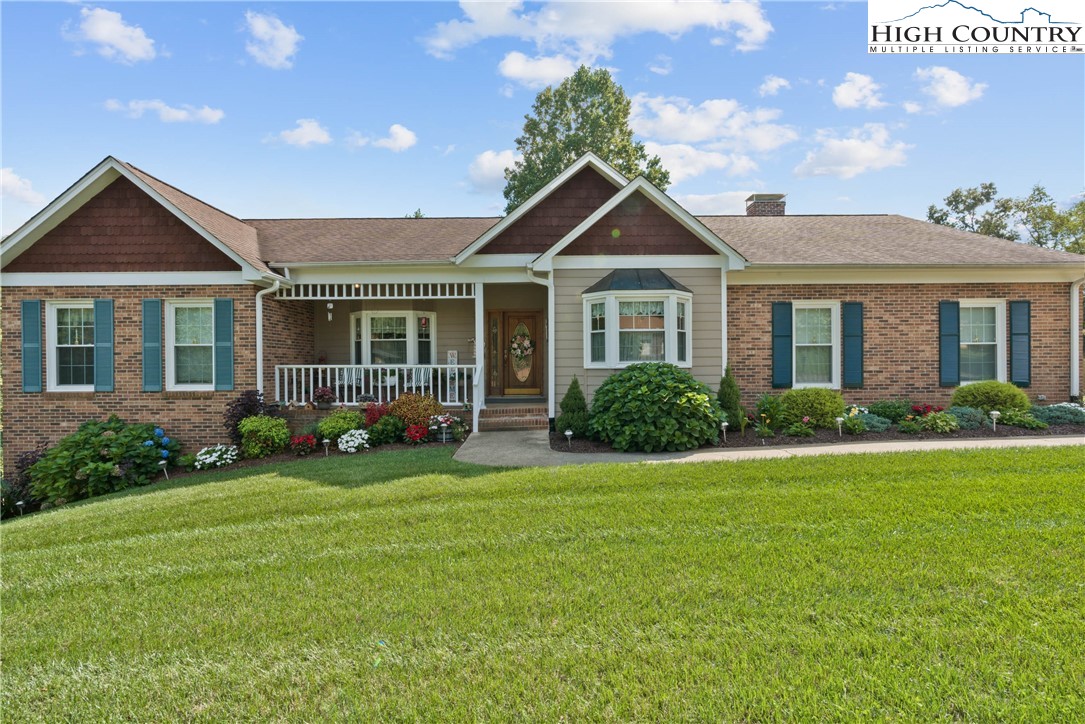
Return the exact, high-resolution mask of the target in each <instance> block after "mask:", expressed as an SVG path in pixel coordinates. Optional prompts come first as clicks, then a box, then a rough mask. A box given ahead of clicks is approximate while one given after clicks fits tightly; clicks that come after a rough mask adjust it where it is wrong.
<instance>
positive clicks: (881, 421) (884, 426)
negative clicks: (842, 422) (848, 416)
mask: <svg viewBox="0 0 1085 724" xmlns="http://www.w3.org/2000/svg"><path fill="white" fill-rule="evenodd" d="M857 417H858V418H859V419H860V420H862V421H863V425H864V426H865V427H866V429H867V430H869V431H870V432H885V431H886V430H888V429H889V426H890V425H891V424H892V423H891V422H890V421H889V419H888V418H885V417H882V416H881V415H875V414H874V413H873V412H864V413H860V414H859V415H857Z"/></svg>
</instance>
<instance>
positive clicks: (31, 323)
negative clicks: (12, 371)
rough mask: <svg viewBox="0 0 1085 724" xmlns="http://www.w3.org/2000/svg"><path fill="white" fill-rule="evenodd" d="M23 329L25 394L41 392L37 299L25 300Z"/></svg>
mask: <svg viewBox="0 0 1085 724" xmlns="http://www.w3.org/2000/svg"><path fill="white" fill-rule="evenodd" d="M22 327H23V392H41V302H40V301H38V300H37V299H24V300H23V308H22ZM9 434H10V431H9Z"/></svg>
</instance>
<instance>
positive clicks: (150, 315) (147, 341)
mask: <svg viewBox="0 0 1085 724" xmlns="http://www.w3.org/2000/svg"><path fill="white" fill-rule="evenodd" d="M143 391H144V392H161V391H162V300H161V299H144V300H143Z"/></svg>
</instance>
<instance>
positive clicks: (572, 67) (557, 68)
mask: <svg viewBox="0 0 1085 724" xmlns="http://www.w3.org/2000/svg"><path fill="white" fill-rule="evenodd" d="M576 68H577V64H576V63H574V62H573V61H572V60H570V59H569V58H566V57H565V56H563V55H540V56H536V57H534V58H529V57H527V56H526V55H524V54H523V53H519V52H517V51H513V52H511V53H509V54H508V55H506V56H505V57H504V58H502V60H501V62H500V63H499V64H498V66H497V70H498V72H500V73H501V75H503V76H505V77H506V78H508V79H509V80H513V81H516V82H517V83H519V84H520V85H523V86H526V87H527V88H543V87H545V86H548V85H552V84H554V83H560V82H561V81H562V80H564V79H565V78H567V77H568V76H570V75H572V74H573V73H574V72H575V71H576Z"/></svg>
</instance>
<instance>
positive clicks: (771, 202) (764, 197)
mask: <svg viewBox="0 0 1085 724" xmlns="http://www.w3.org/2000/svg"><path fill="white" fill-rule="evenodd" d="M784 198H785V195H784V194H750V195H749V196H748V197H747V198H746V216H783V215H784V203H785V202H784Z"/></svg>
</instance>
